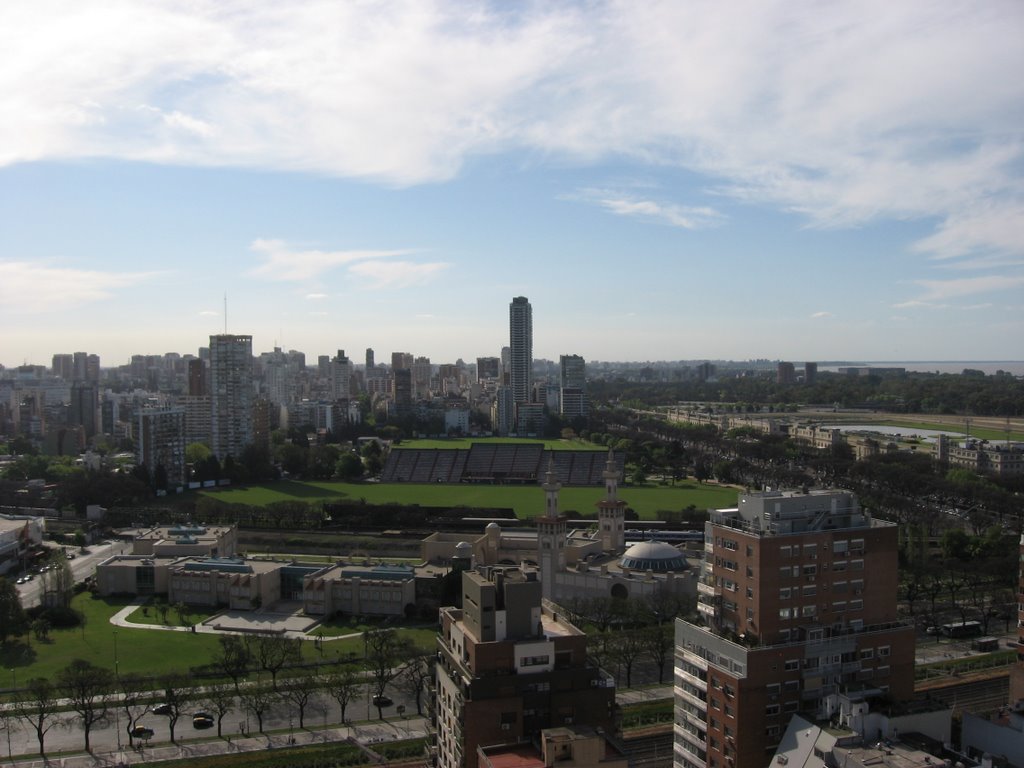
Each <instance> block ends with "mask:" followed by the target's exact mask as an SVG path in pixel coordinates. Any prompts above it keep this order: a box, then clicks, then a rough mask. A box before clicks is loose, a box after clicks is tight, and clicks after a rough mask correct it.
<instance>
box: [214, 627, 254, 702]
mask: <svg viewBox="0 0 1024 768" xmlns="http://www.w3.org/2000/svg"><path fill="white" fill-rule="evenodd" d="M217 640H218V642H220V649H219V650H218V652H217V655H216V656H215V657H214V660H213V665H214V666H215V667H216V668H217V669H218V670H220V672H222V673H223V674H224V676H225V677H227V678H230V679H231V681H232V682H233V683H234V685H235V694H236V695H241V691H240V690H239V686H240V684H241V682H242V680H243V679H244V678H245V676H246V675H248V674H249V668H250V667H251V666H252V654H251V653H250V652H249V646H248V644H247V643H246V642H245V641H244V640H243V639H242V638H241V637H239V636H238V635H219V636H218V637H217Z"/></svg>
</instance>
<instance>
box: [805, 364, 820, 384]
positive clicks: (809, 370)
mask: <svg viewBox="0 0 1024 768" xmlns="http://www.w3.org/2000/svg"><path fill="white" fill-rule="evenodd" d="M817 382H818V364H817V363H804V384H806V385H807V386H809V387H811V386H814V385H815V384H817Z"/></svg>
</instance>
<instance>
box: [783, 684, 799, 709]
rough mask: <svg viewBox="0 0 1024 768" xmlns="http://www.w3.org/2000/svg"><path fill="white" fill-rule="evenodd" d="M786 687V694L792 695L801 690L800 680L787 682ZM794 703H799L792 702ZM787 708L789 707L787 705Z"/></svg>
mask: <svg viewBox="0 0 1024 768" xmlns="http://www.w3.org/2000/svg"><path fill="white" fill-rule="evenodd" d="M785 687H786V693H792V692H793V691H799V690H800V681H799V680H787V681H786V683H785ZM792 703H793V704H797V703H799V702H792ZM786 706H789V705H788V704H787V705H786Z"/></svg>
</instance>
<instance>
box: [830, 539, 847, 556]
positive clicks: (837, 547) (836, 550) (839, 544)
mask: <svg viewBox="0 0 1024 768" xmlns="http://www.w3.org/2000/svg"><path fill="white" fill-rule="evenodd" d="M849 548H850V542H849V541H847V540H846V539H843V540H842V541H833V542H832V554H833V555H845V554H846V552H847V551H848V550H849Z"/></svg>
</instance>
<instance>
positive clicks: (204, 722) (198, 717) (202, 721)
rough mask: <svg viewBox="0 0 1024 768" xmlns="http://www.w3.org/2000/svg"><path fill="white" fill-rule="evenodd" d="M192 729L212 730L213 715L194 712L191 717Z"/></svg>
mask: <svg viewBox="0 0 1024 768" xmlns="http://www.w3.org/2000/svg"><path fill="white" fill-rule="evenodd" d="M192 727H193V728H200V729H202V728H213V715H211V714H210V713H209V712H196V713H195V714H194V715H192Z"/></svg>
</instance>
